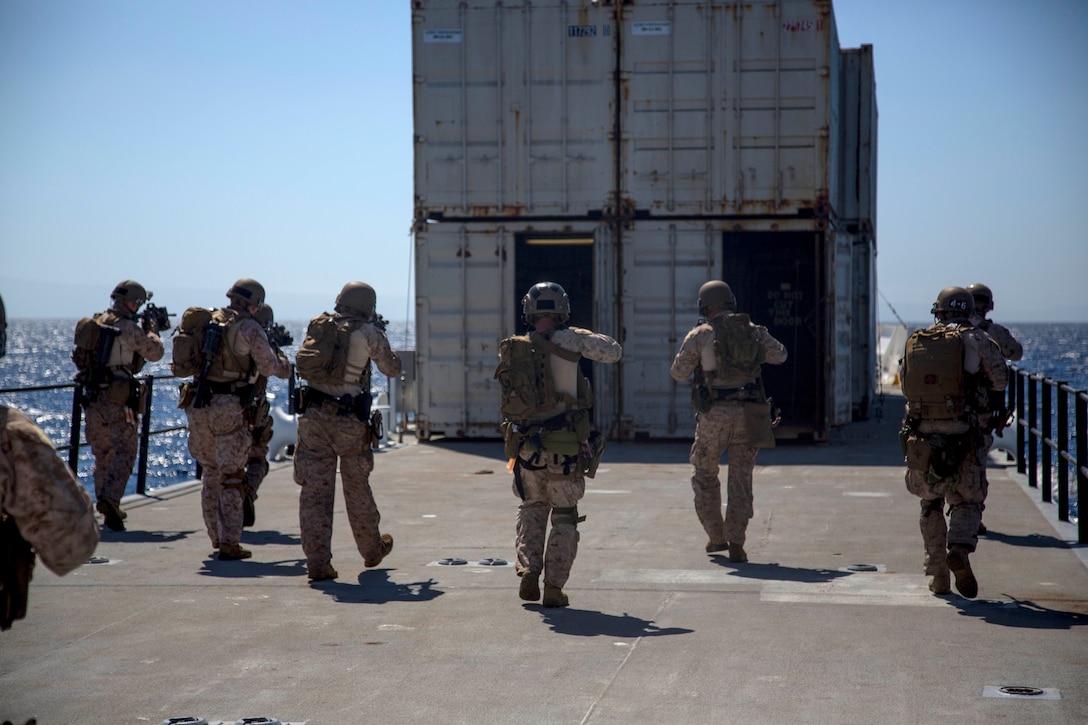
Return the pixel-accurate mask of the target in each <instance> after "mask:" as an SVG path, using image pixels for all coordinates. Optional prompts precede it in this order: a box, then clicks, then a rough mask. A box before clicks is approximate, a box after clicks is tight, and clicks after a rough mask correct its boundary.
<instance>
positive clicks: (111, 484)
mask: <svg viewBox="0 0 1088 725" xmlns="http://www.w3.org/2000/svg"><path fill="white" fill-rule="evenodd" d="M124 304H125V303H124V302H120V301H118V302H116V303H115V304H114V305H113V306H112V307H111V308H110V309H109V310H107V311H106V312H104V313H102V314H101V315H98V316H96V317H97V318H98V319H101V320H103V321H104V322H105V323H106V324H110V325H113V326H115V327H117V329H118V330H119V331H120V332H119V334H118V335H117V337H116V338H115V339H114V342H113V350H112V352H111V354H110V365H109V368H110V375H111V377H112V379H113V382H112V383H111V385H110V386H109V387H108V388H105V389H103V390H101V391H88V393H89V395H90V397H91V399H90V401H89V402H88V403H87V406H86V413H85V418H86V421H87V443H89V444H90V446H91V452H92V453H93V454H94V492H95V498H96V499H97V500H98V501H99V510H102V504H105V503H108V504H110V505H112V506H114V507H117V508H118V509H119V508H120V505H121V497H122V496H124V495H125V488H126V487H127V486H128V479H129V477H130V476H131V475H132V466H133V464H134V463H135V462H136V453H137V450H138V432H139V431H138V416H139V414H140V413H141V412H142V411H139V410H133V409H132V408H129V407H128V404H129V403H130V402H132V401H130V400H122V401H118V400H117V397H120V395H123V394H124V392H123V391H125V390H127V388H128V386H129V385H131V384H132V377H133V375H134V374H135V373H136V372H138V368H137V367H136V365H135V364H134V359H135V356H139V357H140V358H143V359H144V360H148V361H150V362H156V361H158V360H161V359H162V355H163V345H162V340H161V339H159V336H158V335H157V334H156V333H155V332H153V331H148V332H144V331H143V330H142V329H141V328H140V326H139V324H137V322H136V316H135V314H133V313H132V312H129V311H128V309H126V308H125V307H124ZM117 391H122V392H121V393H119V394H118V395H116V396H115V395H114V393H116V392H117ZM120 528H124V527H123V525H122V526H120Z"/></svg>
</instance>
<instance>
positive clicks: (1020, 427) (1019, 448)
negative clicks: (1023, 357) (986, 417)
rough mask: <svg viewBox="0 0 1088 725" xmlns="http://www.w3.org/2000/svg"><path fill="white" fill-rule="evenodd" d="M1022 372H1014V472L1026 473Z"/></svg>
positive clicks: (1026, 423) (1026, 425)
mask: <svg viewBox="0 0 1088 725" xmlns="http://www.w3.org/2000/svg"><path fill="white" fill-rule="evenodd" d="M1025 377H1026V376H1025V375H1024V373H1023V372H1021V371H1019V370H1017V371H1016V472H1017V473H1027V470H1028V469H1027V462H1026V461H1025V460H1024V432H1025V431H1026V430H1027V427H1028V422H1027V420H1025V419H1024V378H1025Z"/></svg>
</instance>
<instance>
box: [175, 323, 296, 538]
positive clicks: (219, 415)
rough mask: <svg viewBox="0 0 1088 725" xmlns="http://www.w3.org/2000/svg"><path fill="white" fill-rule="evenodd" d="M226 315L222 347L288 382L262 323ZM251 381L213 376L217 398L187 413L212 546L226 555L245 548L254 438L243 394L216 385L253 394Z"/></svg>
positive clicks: (283, 360) (285, 364)
mask: <svg viewBox="0 0 1088 725" xmlns="http://www.w3.org/2000/svg"><path fill="white" fill-rule="evenodd" d="M221 312H222V313H223V314H224V315H227V316H229V317H231V318H233V321H232V322H231V323H230V325H229V328H228V330H227V333H226V334H225V335H224V336H223V343H222V345H223V347H229V348H230V350H231V351H233V354H234V356H235V357H236V359H237V360H238V361H239V362H241V363H242V364H243V365H249V366H250V368H255V369H256V372H257V373H259V374H260V375H264V376H275V377H278V378H286V377H288V376H289V375H290V374H291V363H290V361H289V360H288V359H287V357H286V356H285V355H284V354H283V353H282V352H280V351H278V350H275V349H273V348H272V346H271V345H270V344H269V343H268V337H267V335H266V334H265V331H264V329H263V328H262V327H261V325H260V323H258V322H257V321H256V320H254V319H253V318H252V316H250V314H249V313H248V312H247V311H245V310H244V309H237V308H235V307H230V308H228V309H225V310H222V311H221ZM219 354H220V355H223V354H224V353H223V351H221V352H220V353H219ZM217 377H218V378H221V379H216V378H217ZM249 379H250V375H249V374H244V375H242V376H241V377H239V378H233V379H231V378H229V377H227V376H225V375H224V376H215V377H213V376H211V375H209V377H208V380H209V383H210V384H211V385H212V386H213V388H212V389H213V394H212V395H211V398H210V399H209V400H208V402H207V404H206V405H205V406H204V407H202V408H197V407H196V406H195V405H190V406H189V407H188V408H186V409H185V413H186V415H187V416H188V418H189V451H190V452H191V453H192V454H193V457H194V458H196V459H197V460H198V461H199V462H200V465H201V466H202V467H203V469H204V471H203V475H202V477H201V481H202V483H203V489H202V492H201V509H202V511H203V515H204V526H205V528H206V529H207V531H208V538H210V539H211V542H212V547H214V548H219V549H221V550H222V551H227V550H237V549H238V548H239V546H240V542H241V538H242V524H243V521H242V497H243V496H244V495H245V488H246V480H247V478H246V462H247V461H248V460H249V450H250V447H251V446H252V444H253V434H252V432H251V430H250V428H249V425H248V424H247V422H246V416H245V410H244V408H243V406H242V401H241V400H240V398H239V395H238V394H235V393H229V392H214V389H215V386H222V385H229V384H231V383H241V384H242V391H245V390H246V389H248V391H249V392H250V393H251V392H252V388H253V386H252V385H250V384H249V383H248V380H249Z"/></svg>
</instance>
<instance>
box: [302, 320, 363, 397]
mask: <svg viewBox="0 0 1088 725" xmlns="http://www.w3.org/2000/svg"><path fill="white" fill-rule="evenodd" d="M354 329H355V326H353V325H352V324H349V323H347V322H345V321H343V320H341V321H339V322H338V321H337V320H336V317H335V316H334V315H331V314H329V313H328V312H322V313H321V314H320V315H318V316H317V317H315V318H314V319H312V320H310V324H309V325H308V326H307V327H306V339H305V340H303V342H302V346H301V347H300V348H299V351H298V353H297V354H296V355H295V369H296V370H297V371H298V375H299V377H300V378H302V379H303V380H306V381H308V382H311V383H318V384H325V385H335V384H343V383H345V382H348V381H347V380H345V375H346V374H347V362H348V348H349V347H350V345H351V333H352V332H353V331H354Z"/></svg>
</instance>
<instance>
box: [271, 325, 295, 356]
mask: <svg viewBox="0 0 1088 725" xmlns="http://www.w3.org/2000/svg"><path fill="white" fill-rule="evenodd" d="M264 332H265V334H266V335H268V342H269V343H270V344H271V345H272V347H275V348H277V349H278V348H282V347H287V346H288V345H291V344H292V343H294V341H295V338H293V337H292V336H291V333H290V332H288V331H287V328H286V327H284V326H283V325H281V324H280V323H278V322H270V323H268V324H267V325H265V328H264Z"/></svg>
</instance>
